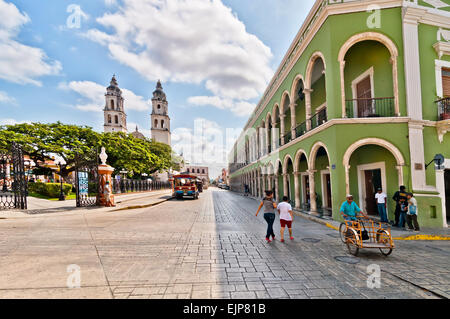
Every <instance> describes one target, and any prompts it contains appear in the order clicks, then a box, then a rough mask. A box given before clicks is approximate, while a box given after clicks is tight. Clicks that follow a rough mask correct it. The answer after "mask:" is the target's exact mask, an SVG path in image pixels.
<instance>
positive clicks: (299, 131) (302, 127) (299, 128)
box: [295, 121, 308, 138]
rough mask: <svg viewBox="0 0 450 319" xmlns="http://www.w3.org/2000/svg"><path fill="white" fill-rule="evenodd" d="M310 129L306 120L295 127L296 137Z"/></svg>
mask: <svg viewBox="0 0 450 319" xmlns="http://www.w3.org/2000/svg"><path fill="white" fill-rule="evenodd" d="M307 131H308V130H307V129H306V121H305V122H303V123H302V124H300V125H299V126H297V127H296V128H295V137H296V138H298V137H300V136H302V135H305V134H306V132H307Z"/></svg>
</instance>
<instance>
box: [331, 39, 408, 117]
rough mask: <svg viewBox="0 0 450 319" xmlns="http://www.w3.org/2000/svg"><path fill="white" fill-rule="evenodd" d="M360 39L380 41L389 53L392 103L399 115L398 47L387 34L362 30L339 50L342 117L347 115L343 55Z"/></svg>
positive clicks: (360, 40)
mask: <svg viewBox="0 0 450 319" xmlns="http://www.w3.org/2000/svg"><path fill="white" fill-rule="evenodd" d="M362 41H377V42H380V43H382V44H383V45H384V46H385V47H386V48H387V49H388V50H389V53H390V54H391V61H390V62H391V63H392V77H393V84H394V104H395V113H396V115H400V105H399V96H398V66H397V64H398V62H397V59H398V49H397V46H396V45H395V43H394V41H392V40H391V39H390V38H389V37H388V36H386V35H384V34H382V33H379V32H363V33H358V34H355V35H353V36H352V37H350V38H349V39H348V40H347V41H346V42H345V43H344V44H343V45H342V47H341V49H340V50H339V55H338V62H339V64H340V68H341V98H342V117H347V111H346V107H345V78H344V69H345V56H346V55H347V52H348V50H350V48H351V47H352V46H354V45H355V44H357V43H359V42H362Z"/></svg>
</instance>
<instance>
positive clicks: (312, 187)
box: [308, 170, 317, 212]
mask: <svg viewBox="0 0 450 319" xmlns="http://www.w3.org/2000/svg"><path fill="white" fill-rule="evenodd" d="M316 172H317V171H315V170H309V171H308V175H309V188H310V190H309V193H310V196H311V198H310V202H311V208H310V210H311V212H317V200H316V180H315V173H316Z"/></svg>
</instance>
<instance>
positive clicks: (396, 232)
mask: <svg viewBox="0 0 450 319" xmlns="http://www.w3.org/2000/svg"><path fill="white" fill-rule="evenodd" d="M237 194H239V195H242V194H241V193H237ZM242 196H243V195H242ZM247 198H251V199H254V200H255V201H260V199H259V198H256V197H253V196H249V197H247ZM294 214H295V215H297V216H299V217H302V218H305V219H308V220H310V221H313V222H316V223H319V224H322V225H324V226H327V227H328V228H331V229H334V230H337V231H339V226H340V225H341V222H340V221H336V220H333V219H331V217H321V215H319V214H316V213H312V212H304V211H300V210H297V209H294ZM319 216H320V217H319ZM391 234H392V237H393V238H394V239H395V240H450V228H439V229H436V228H422V229H421V231H420V232H418V233H416V232H410V231H405V230H401V229H399V228H396V227H392V228H391Z"/></svg>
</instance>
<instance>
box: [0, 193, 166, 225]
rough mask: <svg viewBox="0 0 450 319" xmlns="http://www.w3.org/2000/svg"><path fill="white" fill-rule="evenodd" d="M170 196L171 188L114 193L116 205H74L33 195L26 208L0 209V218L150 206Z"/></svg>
mask: <svg viewBox="0 0 450 319" xmlns="http://www.w3.org/2000/svg"><path fill="white" fill-rule="evenodd" d="M171 198H172V191H171V190H161V191H154V192H143V193H132V194H117V195H115V200H116V207H76V202H75V200H67V201H64V202H59V201H50V200H45V199H39V198H34V197H28V210H26V211H21V210H6V211H0V219H5V218H6V219H10V218H27V217H30V216H33V215H39V216H42V215H54V214H70V213H80V212H110V211H111V212H112V211H123V210H129V209H138V208H145V207H151V206H155V205H158V204H161V203H163V202H165V201H168V200H170V199H171Z"/></svg>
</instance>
